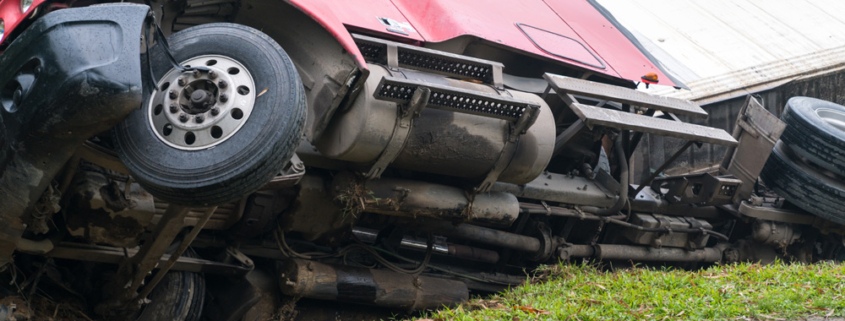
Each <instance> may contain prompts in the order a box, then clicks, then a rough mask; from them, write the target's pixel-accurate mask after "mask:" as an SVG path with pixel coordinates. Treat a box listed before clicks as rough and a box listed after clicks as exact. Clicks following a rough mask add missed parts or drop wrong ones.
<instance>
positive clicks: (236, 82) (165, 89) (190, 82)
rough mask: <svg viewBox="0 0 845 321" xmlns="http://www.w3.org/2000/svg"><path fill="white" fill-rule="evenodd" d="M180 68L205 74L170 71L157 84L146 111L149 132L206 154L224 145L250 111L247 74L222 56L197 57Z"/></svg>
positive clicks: (251, 97)
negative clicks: (195, 68)
mask: <svg viewBox="0 0 845 321" xmlns="http://www.w3.org/2000/svg"><path fill="white" fill-rule="evenodd" d="M181 65H183V66H196V67H205V68H208V70H207V71H199V70H195V71H191V72H184V73H183V72H180V71H179V70H176V69H175V68H174V69H171V70H170V71H168V73H167V74H166V75H164V77H162V78H161V80H159V82H158V84H156V90H155V91H153V93H152V94H151V99H150V103H149V105H148V106H147V115H148V119H149V125H150V127H151V129H152V130H153V132H154V133H155V135H156V137H158V139H159V140H161V141H162V142H163V143H165V144H167V145H168V146H170V147H173V148H176V149H181V150H201V149H208V148H211V147H214V146H216V145H218V144H220V143H223V142H225V141H226V140H228V139H229V138H231V137H232V136H233V135H234V134H236V133H237V132H238V131H239V130H240V129H241V128H242V127H243V125H244V124H245V123H246V122H247V120H248V119H249V116H250V115H251V114H252V110H253V108H254V107H255V98H256V93H255V81H254V80H253V78H252V75H251V74H250V73H249V71H248V70H247V69H246V67H244V65H243V64H241V63H240V62H238V61H237V60H235V59H233V58H230V57H227V56H223V55H203V56H197V57H194V58H191V59H188V60H186V61H183V62H182V63H181ZM198 91H202V92H204V93H205V94H202V95H199V94H197V92H198ZM197 96H202V97H201V99H195V98H197Z"/></svg>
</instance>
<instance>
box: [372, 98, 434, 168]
mask: <svg viewBox="0 0 845 321" xmlns="http://www.w3.org/2000/svg"><path fill="white" fill-rule="evenodd" d="M429 98H431V90H430V89H428V88H427V87H422V86H420V87H417V88H416V89H415V90H414V95H413V96H412V97H411V100H410V101H409V102H408V104H407V105H399V108H397V113H396V126H395V127H394V128H393V135H391V136H390V141H388V142H387V147H385V148H384V151H383V152H382V153H381V155H380V156H379V158H378V160H376V162H375V163H374V164H373V166H372V167H370V170H369V171H367V173H366V174H364V177H366V178H367V179H375V178H379V177H380V176H381V173H383V172H384V170H385V169H386V168H387V165H390V163H391V162H393V160H394V159H396V156H399V152H400V151H402V148H403V147H404V146H405V141H406V140H407V139H408V135H409V134H410V133H411V127H412V125H413V122H414V118H417V117H419V116H420V113H422V110H423V109H424V108H425V106H426V105H428V100H429Z"/></svg>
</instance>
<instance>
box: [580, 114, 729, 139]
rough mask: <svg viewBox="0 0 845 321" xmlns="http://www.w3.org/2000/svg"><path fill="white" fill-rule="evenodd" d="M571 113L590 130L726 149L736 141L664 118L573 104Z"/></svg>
mask: <svg viewBox="0 0 845 321" xmlns="http://www.w3.org/2000/svg"><path fill="white" fill-rule="evenodd" d="M569 107H570V108H572V111H574V112H575V114H576V115H578V117H579V118H581V120H582V121H584V123H586V124H587V126H588V127H591V128H592V126H595V125H599V126H605V127H612V128H618V129H623V130H633V131H639V132H644V133H651V134H657V135H662V136H669V137H677V138H682V139H685V140H688V141H694V142H704V143H711V144H717V145H723V146H736V145H737V142H736V139H734V138H733V136H731V135H730V134H728V133H727V132H726V131H724V130H722V129H718V128H713V127H706V126H701V125H696V124H690V123H684V122H679V121H674V120H667V119H662V118H654V117H648V116H642V115H637V114H633V113H626V112H621V111H617V110H614V109H606V108H600V107H593V106H587V105H582V104H579V103H572V104H570V105H569Z"/></svg>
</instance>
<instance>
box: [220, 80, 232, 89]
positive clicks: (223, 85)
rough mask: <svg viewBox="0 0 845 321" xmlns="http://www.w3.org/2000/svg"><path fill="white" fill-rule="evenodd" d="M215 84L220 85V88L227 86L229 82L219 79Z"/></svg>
mask: <svg viewBox="0 0 845 321" xmlns="http://www.w3.org/2000/svg"><path fill="white" fill-rule="evenodd" d="M217 86H220V88H226V87H228V86H229V84H228V83H226V81H225V80H221V81H220V82H218V83H217Z"/></svg>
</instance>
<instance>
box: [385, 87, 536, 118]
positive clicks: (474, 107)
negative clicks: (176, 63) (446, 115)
mask: <svg viewBox="0 0 845 321" xmlns="http://www.w3.org/2000/svg"><path fill="white" fill-rule="evenodd" d="M417 87H425V88H429V89H430V90H431V98H429V101H428V103H427V105H426V106H427V107H426V108H437V109H443V110H448V111H453V112H459V113H467V114H474V115H479V116H486V117H493V118H499V119H504V120H507V121H517V120H519V119H520V118H521V117H522V115H523V114H524V113H526V112H539V109H540V106H538V105H536V104H534V103H531V102H528V101H523V100H519V99H514V98H510V97H505V96H497V95H491V94H488V93H483V92H479V91H473V90H466V89H462V88H457V87H450V86H443V85H437V84H432V83H427V82H421V81H414V80H407V79H401V78H395V77H383V78H382V79H381V82H379V85H378V87H377V88H376V91H375V94H374V96H375V98H376V99H380V100H387V101H392V102H396V103H400V104H408V103H410V101H411V96H413V94H414V91H415V90H416V89H417Z"/></svg>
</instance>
